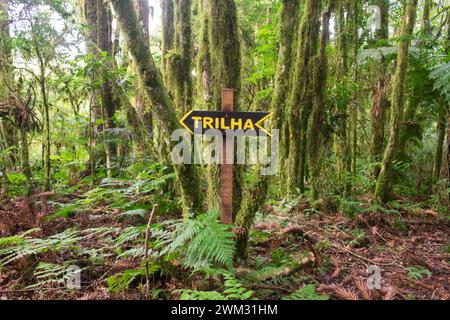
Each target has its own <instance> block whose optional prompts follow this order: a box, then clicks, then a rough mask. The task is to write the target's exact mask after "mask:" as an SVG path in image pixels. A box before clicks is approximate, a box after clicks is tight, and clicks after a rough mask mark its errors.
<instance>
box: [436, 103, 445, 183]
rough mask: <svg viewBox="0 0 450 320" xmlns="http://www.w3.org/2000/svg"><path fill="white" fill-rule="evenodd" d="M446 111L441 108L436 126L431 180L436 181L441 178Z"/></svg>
mask: <svg viewBox="0 0 450 320" xmlns="http://www.w3.org/2000/svg"><path fill="white" fill-rule="evenodd" d="M446 120H447V119H446V112H445V110H442V111H441V112H440V113H439V118H438V122H437V126H436V150H435V152H434V162H433V182H434V183H436V182H438V181H439V179H440V178H441V169H442V159H443V155H444V153H443V152H444V140H445V129H446V127H447V123H446V122H447V121H446Z"/></svg>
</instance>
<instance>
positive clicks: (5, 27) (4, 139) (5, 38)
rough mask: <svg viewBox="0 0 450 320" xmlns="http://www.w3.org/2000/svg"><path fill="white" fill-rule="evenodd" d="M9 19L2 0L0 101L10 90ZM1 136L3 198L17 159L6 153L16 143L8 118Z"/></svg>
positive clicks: (0, 189) (0, 126) (0, 195)
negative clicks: (8, 176) (11, 170)
mask: <svg viewBox="0 0 450 320" xmlns="http://www.w3.org/2000/svg"><path fill="white" fill-rule="evenodd" d="M8 20H9V12H8V1H7V0H0V60H1V61H2V66H1V68H0V72H2V73H3V74H2V77H0V103H2V102H4V101H6V100H7V99H8V90H7V88H6V86H5V85H4V84H3V79H2V78H3V77H6V78H10V76H9V75H8V74H9V73H10V70H9V68H8V65H9V64H10V63H9V61H11V50H9V39H10V30H9V29H10V28H9V23H7V21H8ZM0 138H1V140H0V154H1V156H0V200H2V199H3V198H7V197H8V185H9V184H8V178H7V176H6V175H7V173H8V172H7V171H8V169H7V167H8V164H13V163H15V160H16V159H15V157H7V156H6V154H5V150H6V149H8V148H9V147H12V146H13V145H14V128H13V126H12V125H11V122H10V121H8V120H7V119H6V118H4V119H2V118H0Z"/></svg>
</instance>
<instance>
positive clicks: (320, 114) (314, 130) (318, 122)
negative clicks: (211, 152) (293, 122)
mask: <svg viewBox="0 0 450 320" xmlns="http://www.w3.org/2000/svg"><path fill="white" fill-rule="evenodd" d="M333 6H334V2H333V1H332V0H328V4H327V8H326V10H325V11H324V12H323V14H322V35H321V41H320V53H319V56H318V57H317V59H316V60H317V62H316V63H314V67H315V69H314V106H313V111H312V117H311V123H310V126H309V131H308V151H309V167H310V171H311V172H310V179H311V198H312V200H313V201H316V200H318V199H319V193H320V184H321V183H320V182H321V150H322V148H323V135H322V133H323V124H324V123H325V120H326V119H325V117H326V114H325V112H326V111H325V104H324V88H325V84H326V79H327V70H328V58H327V52H326V49H327V45H328V40H329V37H330V17H331V12H332V11H333Z"/></svg>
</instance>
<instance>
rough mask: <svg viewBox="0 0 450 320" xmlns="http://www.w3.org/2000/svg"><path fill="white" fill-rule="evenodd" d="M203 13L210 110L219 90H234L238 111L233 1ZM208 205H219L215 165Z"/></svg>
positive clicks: (237, 189) (214, 2)
mask: <svg viewBox="0 0 450 320" xmlns="http://www.w3.org/2000/svg"><path fill="white" fill-rule="evenodd" d="M205 5H206V8H205V14H206V19H207V21H208V22H207V23H208V45H209V47H208V49H209V58H210V63H211V64H210V66H211V73H210V75H209V76H210V79H209V83H208V85H209V91H210V93H211V102H210V103H211V107H212V108H213V109H216V110H220V108H221V99H222V89H225V88H229V89H234V108H235V110H239V93H240V90H241V78H240V77H241V47H240V42H239V33H238V25H237V9H236V4H235V2H234V0H206V3H205ZM208 171H209V172H208V203H209V205H210V207H211V208H217V207H218V206H219V198H220V197H219V194H220V193H219V181H220V178H219V176H220V175H219V166H217V165H211V166H209V168H208ZM242 183H243V177H242V168H240V167H238V166H235V168H234V177H233V187H234V188H233V211H234V212H235V213H236V212H237V211H238V209H239V206H240V203H241V199H242Z"/></svg>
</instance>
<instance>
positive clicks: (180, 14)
mask: <svg viewBox="0 0 450 320" xmlns="http://www.w3.org/2000/svg"><path fill="white" fill-rule="evenodd" d="M170 1H172V0H165V2H170ZM172 7H173V9H172ZM164 8H166V10H167V11H166V13H167V15H168V16H167V17H166V18H165V20H166V25H167V27H168V29H167V30H166V29H163V33H166V32H167V33H169V34H168V35H165V36H164V37H163V38H164V39H165V40H164V42H165V43H166V42H168V41H169V39H171V40H172V41H173V43H172V44H170V45H169V44H168V43H166V44H165V48H166V47H170V48H171V50H170V51H167V49H165V51H166V52H165V55H164V60H165V61H164V63H165V80H166V84H167V86H168V88H169V90H170V92H171V94H172V96H173V100H174V103H175V106H176V108H177V110H178V113H179V114H180V115H183V114H184V113H186V112H187V111H188V110H189V109H190V108H191V106H192V95H193V84H192V83H193V81H192V39H191V38H192V35H191V0H173V4H172V5H165V6H164ZM169 10H173V13H172V12H170V11H169ZM171 17H172V18H173V21H172V23H168V22H169V19H170V18H171ZM171 27H172V28H171Z"/></svg>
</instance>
